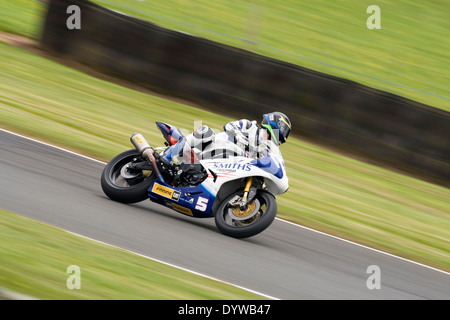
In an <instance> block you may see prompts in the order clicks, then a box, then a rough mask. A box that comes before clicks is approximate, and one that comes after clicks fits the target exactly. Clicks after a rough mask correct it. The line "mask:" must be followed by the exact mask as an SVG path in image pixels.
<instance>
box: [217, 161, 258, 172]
mask: <svg viewBox="0 0 450 320" xmlns="http://www.w3.org/2000/svg"><path fill="white" fill-rule="evenodd" d="M214 169H215V170H217V171H218V172H237V171H250V170H251V169H252V166H251V165H249V164H241V163H214Z"/></svg>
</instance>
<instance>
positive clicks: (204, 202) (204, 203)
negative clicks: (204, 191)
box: [195, 197, 209, 211]
mask: <svg viewBox="0 0 450 320" xmlns="http://www.w3.org/2000/svg"><path fill="white" fill-rule="evenodd" d="M208 201H209V199H206V198H203V197H198V200H197V204H196V205H195V209H196V210H199V211H206V208H207V207H208Z"/></svg>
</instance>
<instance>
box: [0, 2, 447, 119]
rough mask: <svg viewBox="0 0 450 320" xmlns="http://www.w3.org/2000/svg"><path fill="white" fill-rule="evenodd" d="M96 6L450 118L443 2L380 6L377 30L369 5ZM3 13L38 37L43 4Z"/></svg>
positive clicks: (2, 19) (3, 25)
mask: <svg viewBox="0 0 450 320" xmlns="http://www.w3.org/2000/svg"><path fill="white" fill-rule="evenodd" d="M93 2H95V3H98V4H100V5H102V6H106V7H109V8H112V9H114V10H117V11H121V12H124V13H126V14H129V15H131V16H136V17H138V18H141V19H145V20H150V21H152V22H155V23H157V24H159V25H161V26H164V27H167V28H170V29H176V30H180V31H183V32H188V33H191V34H194V35H197V36H200V37H204V38H207V39H211V40H213V41H217V42H221V43H225V44H228V45H231V46H235V47H239V48H243V49H246V50H250V51H253V52H256V53H258V54H262V55H265V56H269V57H273V58H276V59H279V60H283V61H288V62H291V63H294V64H297V65H301V66H304V67H307V68H310V69H313V70H318V71H321V72H324V73H328V74H332V75H335V76H339V77H343V78H346V79H350V80H353V81H356V82H359V83H362V84H364V85H367V86H370V87H374V88H377V89H380V90H384V91H388V92H392V93H395V94H398V95H400V96H405V97H407V98H410V99H412V100H416V101H419V102H422V103H425V104H428V105H431V106H434V107H436V108H441V109H444V110H447V111H450V87H449V86H448V85H447V83H449V82H450V55H449V54H448V53H449V52H450V42H449V41H448V30H450V20H449V19H448V12H449V10H450V3H448V2H446V1H438V0H431V1H430V0H427V1H425V0H418V1H414V3H411V1H406V0H399V1H388V0H378V1H376V4H377V5H378V6H379V7H380V9H381V29H380V30H369V29H368V28H367V26H366V21H367V19H368V17H369V16H370V15H369V14H367V13H366V10H367V7H368V6H369V5H372V4H374V2H373V1H368V0H364V1H360V0H350V1H349V0H335V1H327V0H317V1H308V0H296V1H271V0H257V1H256V0H253V1H241V0H216V1H208V0H198V1H186V0H167V1H159V0H145V1H129V0H93ZM0 12H2V15H0V30H4V31H8V32H13V33H18V34H21V35H25V36H28V37H33V38H38V37H39V34H40V28H41V25H42V16H43V15H44V13H45V5H44V4H42V3H41V2H38V1H36V0H3V1H2V2H0ZM161 17H165V19H164V18H161ZM174 21H178V22H181V23H177V22H174ZM192 26H196V27H192ZM209 30H210V31H209ZM211 31H213V32H211ZM226 35H228V36H226ZM242 39H249V40H251V41H255V42H258V43H260V44H263V45H258V44H254V43H250V42H248V41H243V40H242ZM274 48H276V49H274ZM286 52H289V53H290V54H288V53H286ZM318 61H320V62H321V63H319V62H318ZM380 79H383V80H385V81H381V80H380ZM392 83H396V84H400V85H394V84H392ZM408 87H409V88H408ZM410 88H414V89H416V90H412V89H410ZM442 97H444V98H442Z"/></svg>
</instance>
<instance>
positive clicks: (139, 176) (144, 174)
mask: <svg viewBox="0 0 450 320" xmlns="http://www.w3.org/2000/svg"><path fill="white" fill-rule="evenodd" d="M143 162H145V160H144V159H143V158H142V157H141V155H140V154H139V152H138V151H137V150H128V151H125V152H122V153H121V154H119V155H117V156H115V157H114V158H113V159H112V160H111V161H110V162H109V163H108V164H107V165H106V167H105V168H104V169H103V172H102V176H101V185H102V189H103V192H104V193H105V194H106V195H107V196H108V197H109V198H110V199H111V200H114V201H118V202H122V203H134V202H139V201H143V200H145V199H147V197H148V191H147V190H148V188H150V186H151V184H152V182H153V180H154V178H155V174H154V172H153V170H139V169H137V167H136V165H137V164H142V163H143ZM147 169H150V168H147Z"/></svg>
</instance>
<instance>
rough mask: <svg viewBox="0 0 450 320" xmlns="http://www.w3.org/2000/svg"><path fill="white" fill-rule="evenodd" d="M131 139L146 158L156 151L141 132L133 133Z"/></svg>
mask: <svg viewBox="0 0 450 320" xmlns="http://www.w3.org/2000/svg"><path fill="white" fill-rule="evenodd" d="M130 141H131V143H132V144H133V146H134V147H135V148H136V150H137V151H139V153H140V154H141V156H142V158H144V159H145V160H147V159H148V158H149V157H150V156H151V155H153V154H154V153H155V151H154V150H153V149H152V147H150V145H149V144H148V142H147V140H145V138H144V136H143V135H142V134H140V133H137V132H135V133H133V135H132V136H131V138H130Z"/></svg>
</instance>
